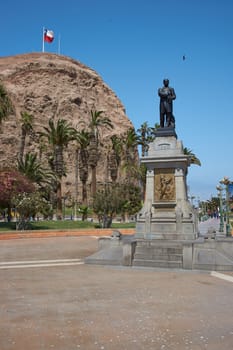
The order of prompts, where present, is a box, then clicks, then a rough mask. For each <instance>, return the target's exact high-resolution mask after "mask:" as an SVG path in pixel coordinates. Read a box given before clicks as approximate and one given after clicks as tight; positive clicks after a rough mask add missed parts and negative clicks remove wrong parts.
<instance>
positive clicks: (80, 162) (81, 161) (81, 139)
mask: <svg viewBox="0 0 233 350" xmlns="http://www.w3.org/2000/svg"><path fill="white" fill-rule="evenodd" d="M76 141H77V143H78V145H77V149H76V170H77V171H78V172H79V178H80V181H81V182H82V204H83V205H84V206H85V205H87V180H88V151H87V148H88V145H89V142H90V133H89V132H88V131H86V130H84V129H83V130H81V131H78V132H77V135H76ZM75 177H76V180H75V181H76V182H77V181H78V176H77V175H76V176H75ZM76 186H77V184H76ZM76 197H77V191H76ZM76 201H77V198H76Z"/></svg>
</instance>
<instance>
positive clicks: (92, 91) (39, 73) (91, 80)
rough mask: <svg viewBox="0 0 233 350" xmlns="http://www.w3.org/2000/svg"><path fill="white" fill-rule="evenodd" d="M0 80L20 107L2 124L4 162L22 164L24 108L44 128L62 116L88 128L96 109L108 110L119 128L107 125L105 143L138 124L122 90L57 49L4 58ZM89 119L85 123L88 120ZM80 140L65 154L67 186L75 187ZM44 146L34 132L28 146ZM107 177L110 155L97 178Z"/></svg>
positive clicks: (0, 136) (67, 188)
mask: <svg viewBox="0 0 233 350" xmlns="http://www.w3.org/2000/svg"><path fill="white" fill-rule="evenodd" d="M0 81H2V82H3V84H4V86H5V87H6V89H7V91H8V93H9V95H10V98H11V100H12V102H13V105H14V108H15V115H11V116H10V117H9V118H8V119H7V120H5V121H4V122H3V124H2V128H1V134H0V164H1V166H2V165H9V164H10V165H12V164H16V157H17V154H18V151H19V143H20V135H21V124H20V119H21V116H20V113H21V112H24V111H26V112H28V113H30V114H32V115H33V116H34V122H33V128H34V131H35V132H37V131H41V130H42V127H43V126H47V125H48V120H49V119H50V118H51V117H53V118H55V119H56V118H57V119H58V118H62V119H66V120H67V121H69V122H71V123H72V125H73V126H74V127H76V128H77V129H83V128H84V126H85V125H84V124H86V125H87V124H88V123H89V121H90V111H91V110H97V111H100V110H101V111H104V113H103V115H104V116H106V117H108V118H110V120H111V122H112V124H113V125H114V129H113V130H107V129H105V130H103V132H102V139H103V141H104V142H103V143H104V146H105V147H106V145H107V144H108V143H109V137H110V136H111V135H113V134H116V135H120V134H123V133H124V132H126V131H127V130H128V129H129V128H131V127H133V125H132V123H131V121H130V120H129V118H128V117H127V116H126V114H125V108H124V106H123V105H122V103H121V101H120V100H119V99H118V97H117V96H116V94H115V93H114V92H113V91H112V90H111V89H110V88H109V87H108V86H107V85H106V84H105V82H104V81H103V80H102V78H101V77H100V76H99V75H98V74H97V73H96V72H95V71H94V70H93V69H91V68H89V67H87V66H85V65H84V64H82V63H80V62H78V61H76V60H74V59H71V58H68V57H65V56H60V55H56V54H48V53H31V54H24V55H17V56H11V57H1V58H0ZM83 123H84V124H83ZM74 150H75V145H71V146H70V147H69V148H68V149H67V150H66V154H65V160H66V166H67V177H66V178H65V179H64V186H65V189H64V191H70V192H73V190H74V177H75V175H74V174H75V171H74V168H75V162H74V153H75V152H74ZM28 151H31V152H32V151H33V152H37V153H38V152H39V150H38V144H37V143H36V142H35V140H33V137H28V138H27V139H26V148H25V152H28ZM104 179H106V156H104V153H103V154H102V156H101V158H100V162H99V165H98V169H97V181H103V180H104Z"/></svg>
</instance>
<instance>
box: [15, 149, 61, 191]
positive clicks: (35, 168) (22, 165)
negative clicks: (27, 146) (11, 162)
mask: <svg viewBox="0 0 233 350" xmlns="http://www.w3.org/2000/svg"><path fill="white" fill-rule="evenodd" d="M17 162H18V170H19V171H20V172H21V173H22V174H24V175H25V176H27V178H28V179H29V180H31V181H32V182H34V183H36V184H38V185H39V186H42V184H50V183H51V180H52V179H54V175H53V173H52V172H51V171H49V170H47V169H45V168H44V167H43V166H42V165H41V163H40V162H39V161H38V159H37V154H35V153H30V152H29V153H26V155H25V158H24V160H22V159H18V161H17Z"/></svg>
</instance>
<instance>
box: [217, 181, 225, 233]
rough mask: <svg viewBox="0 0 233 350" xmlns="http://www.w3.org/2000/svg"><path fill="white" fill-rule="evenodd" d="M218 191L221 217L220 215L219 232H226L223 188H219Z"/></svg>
mask: <svg viewBox="0 0 233 350" xmlns="http://www.w3.org/2000/svg"><path fill="white" fill-rule="evenodd" d="M216 189H217V190H218V197H219V215H220V226H219V232H223V231H224V222H223V211H222V191H223V188H222V186H217V187H216Z"/></svg>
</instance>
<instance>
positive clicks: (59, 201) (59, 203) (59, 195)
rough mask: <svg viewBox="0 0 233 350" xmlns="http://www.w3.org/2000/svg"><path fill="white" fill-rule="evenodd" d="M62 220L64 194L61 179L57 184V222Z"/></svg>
mask: <svg viewBox="0 0 233 350" xmlns="http://www.w3.org/2000/svg"><path fill="white" fill-rule="evenodd" d="M61 219H62V192H61V179H59V180H58V183H57V220H61Z"/></svg>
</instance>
